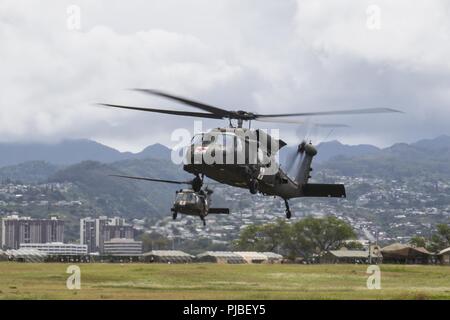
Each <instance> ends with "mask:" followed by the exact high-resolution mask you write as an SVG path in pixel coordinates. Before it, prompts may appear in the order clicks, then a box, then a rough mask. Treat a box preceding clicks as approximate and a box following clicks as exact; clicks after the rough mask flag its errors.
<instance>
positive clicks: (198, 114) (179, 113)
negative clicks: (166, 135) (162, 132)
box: [99, 103, 222, 119]
mask: <svg viewBox="0 0 450 320" xmlns="http://www.w3.org/2000/svg"><path fill="white" fill-rule="evenodd" d="M99 105H101V106H105V107H113V108H121V109H129V110H138V111H146V112H156V113H165V114H172V115H176V116H187V117H197V118H209V119H222V117H220V116H217V115H215V114H212V113H204V112H190V111H177V110H164V109H152V108H142V107H132V106H122V105H117V104H109V103H99Z"/></svg>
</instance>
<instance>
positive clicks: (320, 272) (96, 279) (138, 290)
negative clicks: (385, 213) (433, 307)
mask: <svg viewBox="0 0 450 320" xmlns="http://www.w3.org/2000/svg"><path fill="white" fill-rule="evenodd" d="M79 266H80V268H81V290H68V289H67V288H66V280H67V278H68V276H69V274H67V273H66V269H67V267H68V264H57V263H45V264H32V263H13V262H1V263H0V299H450V267H448V266H447V267H445V266H409V265H408V266H403V265H381V287H382V288H381V289H380V290H369V289H367V287H366V281H367V277H368V275H367V274H366V268H367V266H363V265H217V264H184V265H175V264H172V265H165V264H94V263H92V264H79Z"/></svg>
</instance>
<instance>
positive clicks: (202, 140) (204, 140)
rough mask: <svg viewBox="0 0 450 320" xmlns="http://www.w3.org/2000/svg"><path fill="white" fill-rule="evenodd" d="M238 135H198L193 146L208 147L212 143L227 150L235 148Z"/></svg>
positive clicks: (193, 139)
mask: <svg viewBox="0 0 450 320" xmlns="http://www.w3.org/2000/svg"><path fill="white" fill-rule="evenodd" d="M235 138H236V135H235V134H233V133H212V134H211V133H208V134H198V135H195V136H194V138H192V144H196V145H200V144H201V145H202V146H207V145H209V144H211V143H214V144H216V145H220V146H223V147H226V148H229V147H234V145H235Z"/></svg>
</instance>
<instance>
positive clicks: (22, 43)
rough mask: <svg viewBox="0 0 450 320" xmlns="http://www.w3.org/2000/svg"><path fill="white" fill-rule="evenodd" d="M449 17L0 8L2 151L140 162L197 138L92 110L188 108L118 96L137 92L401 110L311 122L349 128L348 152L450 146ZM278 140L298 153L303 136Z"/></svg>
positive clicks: (324, 9)
mask: <svg viewBox="0 0 450 320" xmlns="http://www.w3.org/2000/svg"><path fill="white" fill-rule="evenodd" d="M72 3H75V4H77V5H79V6H80V8H81V14H82V15H81V24H82V28H81V30H80V31H78V32H74V31H70V30H68V29H67V28H66V22H67V21H66V20H67V13H66V8H67V6H68V5H69V4H72ZM369 5H377V6H379V8H380V9H381V21H380V23H381V24H380V27H381V28H380V30H369V29H368V28H367V27H366V23H367V12H366V10H367V7H368V6H369ZM449 6H450V5H449V4H447V3H446V2H445V1H444V0H433V1H428V2H420V3H414V4H413V3H411V2H408V1H404V0H399V1H388V0H380V1H359V0H358V1H357V0H353V1H351V0H347V1H339V2H337V1H334V2H330V1H318V0H314V1H313V0H302V1H293V0H292V1H276V0H270V1H264V2H261V1H258V2H256V1H255V2H252V3H251V4H249V3H246V2H244V3H243V2H242V1H237V0H229V1H225V0H223V1H221V0H220V1H214V2H212V1H206V0H196V1H192V2H191V1H190V2H189V3H187V2H183V1H176V0H169V1H162V0H161V1H160V0H158V1H143V0H135V1H129V2H127V4H124V3H123V1H115V0H114V1H102V0H95V1H92V0H83V1H59V2H58V4H55V3H54V2H50V1H47V2H39V3H37V2H36V1H25V0H21V1H11V0H4V1H2V2H1V3H0V46H1V50H0V86H1V88H2V94H1V95H0V140H2V141H30V140H34V141H54V140H57V139H61V138H78V137H86V138H93V139H98V140H100V141H103V142H107V143H108V144H111V145H113V146H119V147H121V148H123V149H132V150H137V149H138V148H141V147H144V146H145V145H148V144H150V143H155V142H157V141H161V142H163V143H169V142H170V141H169V138H170V132H171V130H173V129H175V128H177V127H181V126H185V127H187V128H190V127H191V126H192V119H191V118H186V119H181V118H176V117H170V116H164V115H150V114H142V113H138V112H127V111H116V110H105V109H102V108H95V107H93V106H92V105H91V103H92V102H112V103H122V104H139V105H146V106H153V107H172V108H175V107H176V108H184V109H186V107H180V106H179V105H175V104H173V103H171V102H168V101H164V100H161V99H155V98H151V97H147V96H143V95H140V94H137V93H132V92H128V91H125V90H123V89H126V88H130V87H149V88H160V89H164V90H166V91H172V92H175V93H179V94H182V95H185V96H189V97H192V98H195V99H199V100H204V101H205V102H210V103H214V104H217V105H219V106H224V107H227V108H230V109H249V110H251V111H256V112H261V113H264V112H271V113H273V112H274V111H276V112H290V111H294V110H298V111H308V110H328V109H338V108H362V107H377V106H380V107H382V106H387V107H398V108H400V109H402V110H404V111H406V112H407V114H406V115H404V116H401V117H399V116H384V115H380V116H373V117H369V118H368V117H354V118H348V117H346V118H339V119H337V118H336V117H334V118H324V119H315V120H316V122H320V121H322V122H342V123H348V124H351V125H352V129H348V130H346V131H343V130H340V131H339V132H337V133H335V134H333V136H332V138H342V139H343V140H344V141H348V142H377V143H379V144H389V143H392V142H396V141H399V140H406V141H410V140H414V139H416V138H421V137H429V136H433V135H437V134H442V133H447V134H450V132H449V129H448V125H447V124H448V122H449V121H450V112H449V111H448V110H449V109H448V103H449V102H450V94H449V93H448V92H450V91H449V90H448V89H449V86H450V77H449V72H450V70H449V69H450V65H449V62H448V61H449V60H448V59H447V57H448V56H449V54H450V45H449V42H448V32H449V31H448V30H450V25H449V21H450V19H449ZM220 124H224V123H220V122H219V123H218V122H216V121H213V122H211V121H209V122H207V125H205V126H213V125H216V126H217V125H220ZM263 125H264V127H266V124H263ZM281 128H282V129H283V131H282V134H283V135H286V138H287V139H288V140H290V141H292V142H293V141H295V139H294V138H293V133H294V132H295V128H293V127H292V126H281ZM321 135H322V137H323V136H324V135H326V133H323V134H321ZM360 140H361V141H360ZM362 140H364V141H362Z"/></svg>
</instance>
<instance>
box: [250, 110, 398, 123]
mask: <svg viewBox="0 0 450 320" xmlns="http://www.w3.org/2000/svg"><path fill="white" fill-rule="evenodd" d="M368 113H403V112H402V111H399V110H395V109H391V108H368V109H354V110H336V111H320V112H301V113H285V114H257V115H255V116H256V120H258V121H263V120H262V119H265V118H282V117H307V116H328V115H346V114H368Z"/></svg>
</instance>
